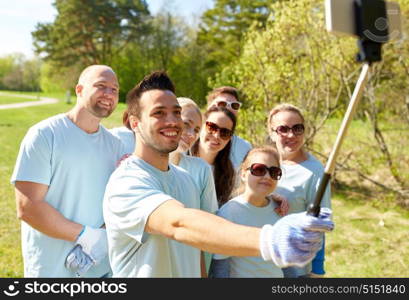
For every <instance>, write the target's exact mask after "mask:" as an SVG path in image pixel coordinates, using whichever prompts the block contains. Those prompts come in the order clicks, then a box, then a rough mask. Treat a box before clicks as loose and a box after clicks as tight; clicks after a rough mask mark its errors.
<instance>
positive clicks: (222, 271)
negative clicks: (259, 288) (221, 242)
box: [210, 147, 283, 278]
mask: <svg viewBox="0 0 409 300" xmlns="http://www.w3.org/2000/svg"><path fill="white" fill-rule="evenodd" d="M281 175H282V172H281V169H280V159H279V156H278V153H277V151H276V150H275V149H274V148H273V147H261V148H254V149H252V150H250V152H248V153H247V155H246V156H245V158H244V161H243V163H242V165H241V169H240V179H241V185H240V187H239V191H240V195H239V196H237V197H235V198H233V199H231V200H229V201H228V202H227V203H226V204H224V205H223V206H222V207H221V208H220V209H219V211H218V212H217V215H218V216H221V217H223V218H225V219H227V220H229V221H232V222H234V223H237V224H241V225H247V226H254V227H262V226H263V225H265V224H268V223H272V224H273V223H275V222H276V221H277V220H278V219H279V218H280V215H279V214H278V213H277V207H276V204H275V203H274V202H273V201H271V200H270V198H269V197H268V196H269V195H270V194H271V193H272V192H273V191H274V189H275V188H276V186H277V181H278V180H279V179H280V178H281ZM210 277H213V278H230V277H236V278H237V277H270V278H271V277H275V278H276V277H283V272H282V270H281V269H280V268H279V267H277V266H276V265H274V264H273V263H272V262H266V261H264V260H263V259H261V258H260V257H236V256H230V257H227V256H223V255H219V254H215V255H213V260H212V264H211V267H210Z"/></svg>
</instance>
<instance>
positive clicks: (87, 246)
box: [76, 226, 108, 265]
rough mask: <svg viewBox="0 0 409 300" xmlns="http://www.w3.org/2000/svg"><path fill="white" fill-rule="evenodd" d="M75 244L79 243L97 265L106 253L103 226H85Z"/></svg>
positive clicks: (106, 244)
mask: <svg viewBox="0 0 409 300" xmlns="http://www.w3.org/2000/svg"><path fill="white" fill-rule="evenodd" d="M76 244H78V245H80V246H81V248H82V251H84V252H85V254H87V255H88V256H89V257H90V258H91V259H92V260H93V262H94V264H95V265H98V264H99V263H100V262H101V261H102V260H103V259H104V258H105V257H106V256H107V255H108V240H107V232H106V230H105V229H103V228H98V229H95V228H92V227H88V226H85V230H84V231H83V232H82V233H81V234H80V236H79V237H78V239H77V242H76Z"/></svg>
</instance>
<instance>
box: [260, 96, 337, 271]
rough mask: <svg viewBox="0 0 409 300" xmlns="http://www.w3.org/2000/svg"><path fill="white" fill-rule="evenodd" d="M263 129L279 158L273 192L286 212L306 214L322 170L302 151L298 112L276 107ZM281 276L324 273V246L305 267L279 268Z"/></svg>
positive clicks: (324, 202)
mask: <svg viewBox="0 0 409 300" xmlns="http://www.w3.org/2000/svg"><path fill="white" fill-rule="evenodd" d="M267 128H268V132H269V135H270V138H271V140H272V141H273V143H274V144H275V146H276V148H277V150H278V152H279V154H280V159H281V168H282V169H283V174H284V175H283V178H281V180H280V181H279V183H278V186H277V189H276V192H277V193H278V194H281V195H282V196H284V197H285V198H287V199H288V202H289V206H290V210H289V213H298V212H302V211H306V210H307V208H308V205H309V204H310V203H312V202H314V199H315V194H316V192H317V189H318V186H319V183H320V180H321V177H322V174H323V172H324V167H323V165H322V164H321V162H320V161H318V160H317V159H316V158H315V157H314V156H313V155H312V154H311V153H308V152H307V151H306V150H305V149H304V147H303V146H304V131H305V125H304V117H303V115H302V113H301V110H300V109H299V108H297V107H296V106H294V105H291V104H280V105H278V106H276V107H275V108H273V109H272V110H271V111H270V114H269V117H268V122H267ZM330 197H331V195H330V187H329V186H328V188H327V190H326V192H325V194H324V197H323V199H322V203H321V207H328V208H330V207H331V203H330ZM283 271H284V276H285V277H289V278H293V277H318V276H322V275H323V274H325V271H324V246H323V248H322V249H321V251H319V252H318V253H317V256H316V257H315V259H314V260H313V261H312V263H311V264H308V265H307V266H306V267H305V268H297V267H289V268H286V269H283Z"/></svg>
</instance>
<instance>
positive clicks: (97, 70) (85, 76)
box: [78, 65, 116, 84]
mask: <svg viewBox="0 0 409 300" xmlns="http://www.w3.org/2000/svg"><path fill="white" fill-rule="evenodd" d="M105 72H109V73H112V74H113V75H114V76H115V77H116V74H115V72H114V70H112V68H111V67H109V66H106V65H91V66H88V67H86V68H85V69H84V70H83V71H82V72H81V75H80V77H79V78H78V84H84V83H85V82H87V81H88V80H89V78H90V77H92V76H94V75H95V74H101V73H105Z"/></svg>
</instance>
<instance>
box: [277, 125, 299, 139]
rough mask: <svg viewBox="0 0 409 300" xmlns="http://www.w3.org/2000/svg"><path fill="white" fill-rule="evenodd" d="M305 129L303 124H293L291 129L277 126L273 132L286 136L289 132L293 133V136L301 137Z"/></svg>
mask: <svg viewBox="0 0 409 300" xmlns="http://www.w3.org/2000/svg"><path fill="white" fill-rule="evenodd" d="M304 130H305V127H304V124H295V125H294V126H293V127H288V126H286V125H280V126H277V128H276V129H273V131H275V132H277V133H278V134H279V135H284V136H287V135H288V134H289V133H290V131H292V132H293V134H294V135H302V134H303V133H304Z"/></svg>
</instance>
